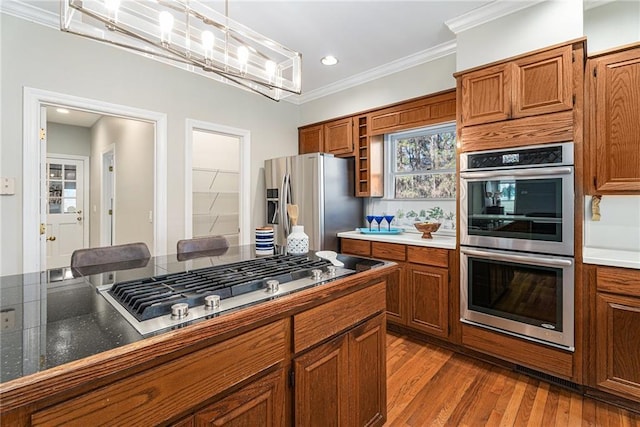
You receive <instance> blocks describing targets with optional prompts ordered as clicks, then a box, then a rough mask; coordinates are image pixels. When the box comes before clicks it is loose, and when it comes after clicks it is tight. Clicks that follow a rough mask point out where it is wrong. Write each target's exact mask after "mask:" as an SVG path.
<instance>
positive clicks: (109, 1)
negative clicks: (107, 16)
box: [104, 0, 120, 12]
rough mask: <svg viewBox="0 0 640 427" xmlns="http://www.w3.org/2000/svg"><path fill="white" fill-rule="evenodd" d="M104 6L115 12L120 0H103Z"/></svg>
mask: <svg viewBox="0 0 640 427" xmlns="http://www.w3.org/2000/svg"><path fill="white" fill-rule="evenodd" d="M104 7H105V9H107V10H108V11H109V12H115V11H117V10H118V8H119V7H120V0H104Z"/></svg>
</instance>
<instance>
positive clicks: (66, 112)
mask: <svg viewBox="0 0 640 427" xmlns="http://www.w3.org/2000/svg"><path fill="white" fill-rule="evenodd" d="M56 111H57V112H58V113H60V114H69V110H67V109H66V108H56Z"/></svg>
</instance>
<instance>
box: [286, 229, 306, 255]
mask: <svg viewBox="0 0 640 427" xmlns="http://www.w3.org/2000/svg"><path fill="white" fill-rule="evenodd" d="M307 252H309V236H307V234H306V233H305V232H304V226H302V225H294V226H293V227H292V231H291V234H289V236H288V237H287V253H288V254H294V255H297V254H306V253H307Z"/></svg>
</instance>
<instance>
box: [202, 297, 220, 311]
mask: <svg viewBox="0 0 640 427" xmlns="http://www.w3.org/2000/svg"><path fill="white" fill-rule="evenodd" d="M204 308H205V310H217V309H219V308H220V295H207V296H206V297H204Z"/></svg>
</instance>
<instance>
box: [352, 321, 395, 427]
mask: <svg viewBox="0 0 640 427" xmlns="http://www.w3.org/2000/svg"><path fill="white" fill-rule="evenodd" d="M385 345H386V328H385V321H384V316H383V315H380V316H377V317H374V318H373V319H371V320H369V321H368V322H367V323H365V324H363V325H361V326H359V327H357V328H355V329H354V330H353V331H351V332H350V333H349V356H350V359H351V364H350V366H349V369H350V370H349V386H350V393H349V394H350V395H351V404H352V409H351V411H350V412H351V414H352V417H353V420H352V422H351V423H349V425H352V426H379V425H382V424H383V422H384V420H385V419H386V417H387V387H386V381H387V370H386V353H385Z"/></svg>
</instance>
